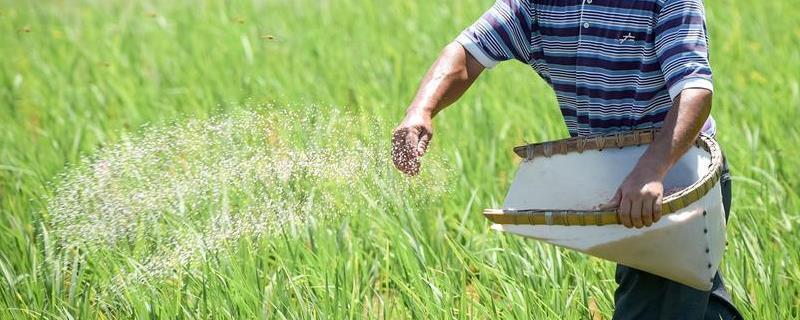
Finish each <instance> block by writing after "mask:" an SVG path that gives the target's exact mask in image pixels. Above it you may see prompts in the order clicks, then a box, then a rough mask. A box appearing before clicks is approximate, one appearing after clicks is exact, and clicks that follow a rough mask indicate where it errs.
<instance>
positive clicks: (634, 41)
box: [456, 0, 715, 136]
mask: <svg viewBox="0 0 800 320" xmlns="http://www.w3.org/2000/svg"><path fill="white" fill-rule="evenodd" d="M456 41H458V42H459V43H461V44H462V45H463V46H464V48H465V49H466V50H467V51H469V52H470V54H472V56H474V57H475V58H476V59H477V60H478V61H479V62H480V63H481V64H483V65H484V66H485V67H487V68H491V67H493V66H494V65H495V64H497V63H498V62H500V61H505V60H510V59H516V60H519V61H521V62H524V63H526V64H528V65H530V66H531V67H532V68H533V69H534V70H535V71H536V72H537V73H538V74H539V75H540V76H541V77H542V78H543V79H544V80H545V81H547V83H549V84H550V86H551V87H552V88H553V89H554V90H555V93H556V98H557V99H558V103H559V106H560V108H561V113H562V115H563V116H564V121H565V123H566V125H567V129H568V130H569V132H570V134H571V135H572V136H586V135H592V134H602V133H612V132H618V131H628V130H632V129H641V128H649V127H660V126H661V123H662V122H663V121H664V118H665V116H666V114H667V112H668V111H669V109H670V108H671V107H672V101H673V100H674V99H675V97H676V96H678V94H680V92H681V91H682V90H683V89H686V88H706V89H708V90H713V85H712V81H711V67H710V65H709V62H708V45H707V42H708V38H707V36H706V27H705V13H704V8H703V2H702V0H497V2H496V3H495V4H494V6H492V8H491V9H489V11H487V12H486V13H485V14H484V15H483V16H482V17H481V18H480V19H478V21H477V22H475V23H474V24H473V25H472V26H470V27H468V28H467V29H466V30H464V32H462V33H461V35H459V37H458V38H457V39H456ZM703 130H704V132H707V133H711V134H713V133H714V131H715V128H714V124H713V119H711V118H709V120H708V122H706V125H705V126H704V128H703Z"/></svg>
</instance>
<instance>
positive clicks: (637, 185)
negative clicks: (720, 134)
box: [606, 89, 712, 228]
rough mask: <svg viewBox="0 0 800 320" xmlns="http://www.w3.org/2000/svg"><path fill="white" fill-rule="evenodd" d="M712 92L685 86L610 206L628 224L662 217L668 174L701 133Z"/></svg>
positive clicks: (652, 221) (649, 222)
mask: <svg viewBox="0 0 800 320" xmlns="http://www.w3.org/2000/svg"><path fill="white" fill-rule="evenodd" d="M711 95H712V94H711V91H709V90H706V89H685V90H683V91H682V92H681V94H680V95H679V96H678V97H676V98H675V102H674V105H673V107H672V109H671V110H670V111H669V112H668V113H667V117H666V119H665V120H664V124H663V126H662V128H661V131H660V134H659V135H658V136H656V138H655V140H654V141H653V143H651V144H650V146H649V147H648V148H647V151H645V153H644V154H643V155H642V157H641V158H640V159H639V162H638V163H637V164H636V166H635V167H634V169H633V170H632V171H631V173H630V174H629V175H628V177H626V178H625V181H624V182H623V183H622V184H621V185H620V187H619V189H618V190H617V193H616V195H615V196H614V198H613V199H612V200H611V202H610V203H609V204H608V205H607V206H606V208H612V207H616V208H618V212H619V217H620V220H621V221H622V223H623V224H624V225H625V226H626V227H629V228H630V227H637V228H641V227H643V226H650V225H652V224H653V223H654V222H657V221H658V220H659V219H660V218H661V201H662V199H663V194H664V185H663V181H664V177H665V176H666V175H667V172H668V171H669V169H670V168H672V166H673V165H674V164H675V162H677V161H678V159H680V158H681V157H682V156H683V154H684V153H686V151H688V150H689V148H690V147H691V146H692V144H693V143H694V141H695V139H697V136H698V135H699V134H700V130H701V129H702V128H703V124H704V123H705V121H706V119H707V118H708V115H709V113H710V112H711Z"/></svg>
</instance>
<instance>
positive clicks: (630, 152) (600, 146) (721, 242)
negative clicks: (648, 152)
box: [484, 130, 725, 290]
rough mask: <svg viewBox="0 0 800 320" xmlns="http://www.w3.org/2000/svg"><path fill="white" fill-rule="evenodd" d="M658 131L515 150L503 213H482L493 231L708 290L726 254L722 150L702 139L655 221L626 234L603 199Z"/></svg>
mask: <svg viewBox="0 0 800 320" xmlns="http://www.w3.org/2000/svg"><path fill="white" fill-rule="evenodd" d="M656 134H657V132H655V131H651V130H644V131H642V130H640V131H633V132H626V133H619V134H614V135H603V136H596V137H585V138H570V139H564V140H557V141H551V142H544V143H538V144H529V145H525V146H520V147H516V148H514V152H515V153H516V154H517V155H519V156H520V157H522V158H523V159H524V160H523V161H522V162H521V163H520V166H519V170H518V171H517V175H516V177H515V179H514V182H513V183H512V184H511V187H510V189H509V191H508V195H507V196H506V199H505V203H504V204H503V208H502V209H487V210H485V211H484V215H485V216H486V218H488V219H489V220H491V221H492V222H493V223H494V225H493V226H492V227H493V228H494V229H496V230H500V231H504V232H510V233H513V234H517V235H521V236H525V237H530V238H534V239H538V240H541V241H545V242H548V243H551V244H554V245H557V246H561V247H565V248H569V249H573V250H577V251H580V252H584V253H587V254H589V255H592V256H596V257H599V258H602V259H606V260H611V261H614V262H618V263H621V264H624V265H627V266H630V267H633V268H636V269H640V270H643V271H646V272H649V273H652V274H655V275H659V276H662V277H665V278H668V279H671V280H674V281H676V282H679V283H682V284H685V285H687V286H690V287H694V288H696V289H700V290H709V289H711V283H712V278H713V277H714V274H715V273H716V271H717V268H718V267H719V263H720V260H721V258H722V254H723V251H724V249H725V216H724V210H723V206H722V195H721V191H720V184H719V179H720V175H721V170H722V153H721V151H720V149H719V147H718V145H717V143H716V141H714V139H712V138H711V137H709V136H705V135H701V136H700V137H699V138H698V139H697V140H696V142H695V144H694V146H693V147H692V148H690V150H689V151H688V152H687V153H686V154H685V155H684V156H683V157H681V159H680V160H679V161H678V162H677V163H676V164H675V165H674V166H673V167H672V169H671V170H670V171H669V173H668V174H667V176H666V178H665V180H664V190H676V189H677V190H679V191H677V192H675V193H672V194H669V195H666V196H665V197H664V200H663V204H662V215H663V216H662V218H661V220H660V221H658V222H657V223H655V224H653V225H652V226H650V227H645V228H641V229H628V228H626V227H625V226H622V225H621V224H620V221H619V219H618V217H617V213H616V212H615V211H598V210H594V208H597V207H598V205H600V204H602V203H604V202H606V201H608V200H609V199H611V197H612V196H613V194H614V192H615V191H616V189H617V187H618V186H619V185H620V184H621V183H622V181H623V180H624V179H625V177H626V176H627V175H628V173H630V171H631V169H633V167H634V166H635V165H636V163H637V161H638V160H639V158H640V157H641V155H642V154H643V153H644V151H645V149H646V148H647V145H648V144H649V143H650V142H652V141H653V138H654V136H655V135H656Z"/></svg>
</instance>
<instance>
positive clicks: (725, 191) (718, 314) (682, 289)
mask: <svg viewBox="0 0 800 320" xmlns="http://www.w3.org/2000/svg"><path fill="white" fill-rule="evenodd" d="M720 187H721V188H722V204H723V206H724V208H725V218H726V219H727V218H728V214H729V213H730V207H731V178H730V174H729V173H728V164H727V161H725V163H724V165H723V172H722V177H721V178H720ZM615 278H616V281H617V284H618V285H619V287H618V288H617V291H616V292H615V293H614V304H615V307H614V318H613V319H616V320H624V319H726V320H727V319H742V316H741V314H739V311H738V310H736V307H735V306H734V305H733V303H731V297H730V294H728V292H727V291H726V290H725V286H724V284H723V282H722V276H721V275H720V273H719V272H717V274H716V276H715V277H714V284H713V286H712V288H711V291H700V290H697V289H694V288H691V287H687V286H685V285H682V284H680V283H677V282H674V281H671V280H668V279H665V278H662V277H659V276H656V275H653V274H649V273H647V272H644V271H641V270H637V269H634V268H630V267H626V266H623V265H620V264H618V265H617V272H616V277H615Z"/></svg>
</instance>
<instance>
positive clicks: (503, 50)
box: [456, 0, 534, 68]
mask: <svg viewBox="0 0 800 320" xmlns="http://www.w3.org/2000/svg"><path fill="white" fill-rule="evenodd" d="M533 16H534V15H533V11H532V8H531V5H530V1H527V0H497V2H496V3H495V4H494V5H493V6H492V7H491V8H490V9H489V10H488V11H486V13H484V14H483V15H482V16H481V17H480V19H478V21H476V22H475V23H474V24H472V25H471V26H469V27H468V28H467V29H466V30H464V31H463V32H461V34H460V35H459V36H458V38H456V41H457V42H459V43H460V44H461V45H462V46H464V48H465V49H466V50H467V51H469V53H470V54H472V56H473V57H475V59H477V60H478V62H480V63H481V64H482V65H483V66H484V67H486V68H491V67H494V66H495V65H496V64H497V63H498V62H500V61H505V60H510V59H516V60H519V61H522V62H524V63H528V62H529V61H530V56H531V41H530V35H531V25H532V21H533V18H532V17H533Z"/></svg>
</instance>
